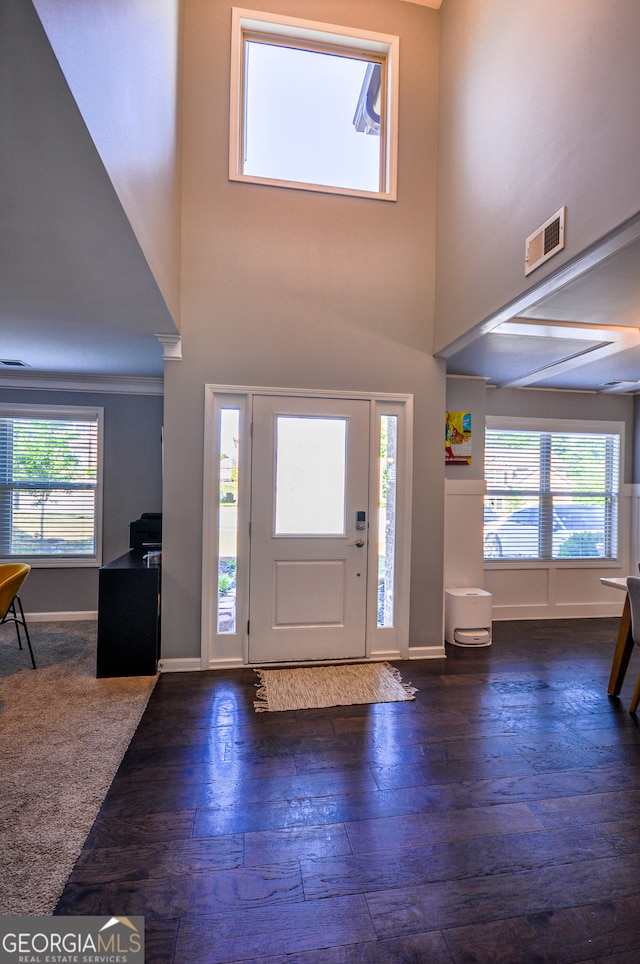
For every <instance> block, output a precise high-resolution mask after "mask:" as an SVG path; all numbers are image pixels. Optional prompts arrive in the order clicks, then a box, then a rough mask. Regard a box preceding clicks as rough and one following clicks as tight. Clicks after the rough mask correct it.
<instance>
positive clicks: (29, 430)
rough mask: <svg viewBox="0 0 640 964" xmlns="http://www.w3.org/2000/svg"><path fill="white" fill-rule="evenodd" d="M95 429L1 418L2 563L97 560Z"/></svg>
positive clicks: (95, 425) (58, 420) (53, 420)
mask: <svg viewBox="0 0 640 964" xmlns="http://www.w3.org/2000/svg"><path fill="white" fill-rule="evenodd" d="M99 454H100V453H99V421H98V415H97V413H94V414H92V415H91V416H88V417H86V418H85V417H72V418H64V417H57V416H56V417H46V416H44V417H36V418H32V417H21V416H15V415H10V416H0V555H1V556H2V557H3V558H12V557H15V558H20V559H24V560H26V561H29V559H32V558H39V557H54V558H92V559H93V558H95V557H96V553H97V540H98V502H99V500H98V483H99V471H98V466H99V463H98V459H99Z"/></svg>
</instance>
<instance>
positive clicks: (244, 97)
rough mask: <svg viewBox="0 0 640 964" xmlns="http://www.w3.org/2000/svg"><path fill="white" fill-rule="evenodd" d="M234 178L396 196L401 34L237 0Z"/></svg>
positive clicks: (232, 142)
mask: <svg viewBox="0 0 640 964" xmlns="http://www.w3.org/2000/svg"><path fill="white" fill-rule="evenodd" d="M232 35H233V36H232V74H231V133H230V159H229V177H230V179H231V180H239V181H250V182H252V183H262V184H272V185H278V186H281V187H289V188H298V189H302V190H313V191H321V192H329V193H337V194H352V195H357V196H360V197H371V198H379V199H383V200H395V197H396V142H397V76H398V38H397V37H393V36H389V35H386V34H374V33H371V32H369V31H356V30H353V29H350V28H346V27H342V26H334V25H331V24H321V23H315V22H311V21H307V20H298V19H292V18H286V17H280V16H276V15H271V14H265V13H260V12H256V11H251V10H240V9H234V11H233V20H232Z"/></svg>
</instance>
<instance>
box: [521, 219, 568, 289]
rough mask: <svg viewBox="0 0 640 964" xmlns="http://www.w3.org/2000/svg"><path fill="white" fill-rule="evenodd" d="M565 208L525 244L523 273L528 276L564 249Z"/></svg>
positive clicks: (534, 233)
mask: <svg viewBox="0 0 640 964" xmlns="http://www.w3.org/2000/svg"><path fill="white" fill-rule="evenodd" d="M566 210H567V209H566V207H562V208H560V210H559V211H556V213H555V214H554V215H553V217H550V218H549V220H548V221H545V222H544V224H542V225H541V226H540V227H539V228H538V229H537V230H536V231H534V232H533V234H530V235H529V237H528V238H527V240H526V242H525V255H524V273H525V275H528V274H530V273H531V272H532V271H534V270H535V268H538V267H540V265H541V264H544V262H545V261H548V260H549V258H551V257H553V255H554V254H556V253H557V252H558V251H562V249H563V248H564V218H565V212H566Z"/></svg>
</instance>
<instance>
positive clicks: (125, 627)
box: [96, 549, 161, 677]
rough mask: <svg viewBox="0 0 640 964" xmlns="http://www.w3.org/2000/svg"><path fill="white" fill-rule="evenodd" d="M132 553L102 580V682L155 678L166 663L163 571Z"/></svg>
mask: <svg viewBox="0 0 640 964" xmlns="http://www.w3.org/2000/svg"><path fill="white" fill-rule="evenodd" d="M144 554H145V553H144V551H143V550H137V549H131V550H130V551H129V552H127V553H125V555H124V556H120V557H119V558H118V559H114V560H113V562H109V563H107V565H106V566H102V567H101V569H100V571H99V574H98V659H97V668H96V676H98V677H103V676H154V675H155V674H156V672H157V670H158V660H159V658H160V576H161V569H160V566H147V563H146V561H145V560H144V559H143V556H144Z"/></svg>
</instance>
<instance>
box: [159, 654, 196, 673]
mask: <svg viewBox="0 0 640 964" xmlns="http://www.w3.org/2000/svg"><path fill="white" fill-rule="evenodd" d="M201 669H202V663H201V662H200V657H199V656H177V657H175V658H173V659H166V658H165V659H161V660H160V662H159V663H158V672H159V673H197V672H198V671H199V670H201Z"/></svg>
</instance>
